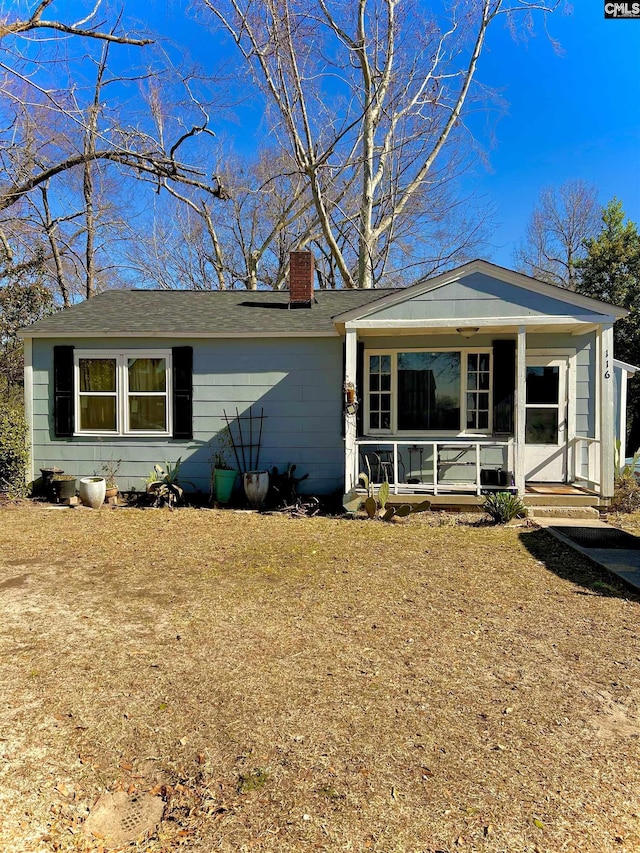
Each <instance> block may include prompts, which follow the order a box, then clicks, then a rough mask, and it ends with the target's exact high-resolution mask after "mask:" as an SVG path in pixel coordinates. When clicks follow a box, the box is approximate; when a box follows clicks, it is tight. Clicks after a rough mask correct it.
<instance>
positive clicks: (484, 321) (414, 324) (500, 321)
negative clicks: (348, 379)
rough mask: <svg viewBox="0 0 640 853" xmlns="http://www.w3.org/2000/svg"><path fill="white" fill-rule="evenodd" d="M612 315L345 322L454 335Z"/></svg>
mask: <svg viewBox="0 0 640 853" xmlns="http://www.w3.org/2000/svg"><path fill="white" fill-rule="evenodd" d="M613 321H614V318H613V317H612V316H607V317H605V316H603V315H601V314H598V315H596V316H592V315H582V316H580V317H572V316H570V315H567V316H557V317H552V316H550V315H548V314H541V315H536V316H529V317H481V318H475V317H457V318H454V319H449V320H428V319H425V320H350V321H348V322H347V323H345V328H347V329H380V330H381V331H393V330H394V329H449V330H451V331H453V332H455V331H456V329H458V328H462V327H464V326H471V325H473V326H477V327H478V328H479V329H482V328H484V327H492V328H495V327H509V326H566V325H570V324H571V325H574V324H585V325H588V326H592V327H593V326H594V325H597V326H599V325H601V324H603V323H613Z"/></svg>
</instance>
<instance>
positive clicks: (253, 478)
mask: <svg viewBox="0 0 640 853" xmlns="http://www.w3.org/2000/svg"><path fill="white" fill-rule="evenodd" d="M242 479H243V484H244V493H245V495H246V496H247V500H248V501H249V506H251V507H253V509H260V507H261V506H262V504H263V503H264V502H265V499H266V497H267V492H268V491H269V472H268V471H247V473H246V474H245V475H244V477H243V478H242Z"/></svg>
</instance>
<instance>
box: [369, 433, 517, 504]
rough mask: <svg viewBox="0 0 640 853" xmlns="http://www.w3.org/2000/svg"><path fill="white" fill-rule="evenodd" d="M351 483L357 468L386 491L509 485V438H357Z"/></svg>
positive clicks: (511, 467) (512, 451)
mask: <svg viewBox="0 0 640 853" xmlns="http://www.w3.org/2000/svg"><path fill="white" fill-rule="evenodd" d="M356 449H357V453H356V454H355V460H356V470H355V471H354V479H355V482H356V483H357V482H358V475H359V473H360V472H361V471H362V472H364V473H365V474H367V475H368V476H370V478H371V480H372V482H373V483H374V484H376V485H379V484H380V483H382V482H384V481H385V480H387V481H388V482H389V486H390V491H391V493H392V494H396V495H397V494H406V493H407V492H409V491H410V492H425V493H429V494H433V495H437V494H442V493H460V492H468V493H471V494H476V495H480V494H482V492H483V491H486V490H491V489H493V490H495V489H499V488H502V489H513V488H514V482H515V480H514V470H515V442H514V439H509V440H507V441H493V440H491V439H479V440H478V439H476V440H474V439H469V440H459V439H456V440H451V441H446V440H443V441H411V440H404V441H385V440H384V439H380V440H376V439H358V440H357V441H356Z"/></svg>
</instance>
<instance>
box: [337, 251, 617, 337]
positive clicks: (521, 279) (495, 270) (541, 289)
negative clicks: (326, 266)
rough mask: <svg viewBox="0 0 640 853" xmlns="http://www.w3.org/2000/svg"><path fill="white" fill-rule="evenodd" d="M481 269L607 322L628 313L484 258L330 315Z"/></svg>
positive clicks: (354, 313)
mask: <svg viewBox="0 0 640 853" xmlns="http://www.w3.org/2000/svg"><path fill="white" fill-rule="evenodd" d="M476 272H477V273H483V274H484V275H488V276H491V277H492V278H495V279H498V281H503V282H505V284H512V285H514V287H521V288H522V289H523V290H529V291H531V292H533V293H537V294H540V295H542V296H548V297H550V298H551V299H557V300H559V301H561V302H565V303H567V304H568V305H575V306H576V307H578V308H587V309H591V310H592V311H593V312H594V314H597V316H598V317H599V318H600V319H599V322H603V323H604V322H611V321H610V320H607V319H606V318H609V317H613V318H614V319H615V320H619V319H621V318H622V317H626V316H627V315H628V313H629V312H628V311H627V309H626V308H618V307H617V306H615V305H609V304H608V303H607V302H601V301H600V300H598V299H592V298H591V297H590V296H583V295H582V294H580V293H575V292H574V291H572V290H567V289H566V288H564V287H558V286H557V285H555V284H548V283H547V282H546V281H539V280H538V279H535V278H531V277H530V276H527V275H523V274H522V273H518V272H514V271H513V270H508V269H505V268H504V267H499V266H496V265H495V264H491V263H489V262H488V261H481V260H476V261H470V262H469V263H468V264H464V265H463V266H461V267H457V268H456V269H454V270H450V271H449V272H446V273H441V274H440V275H437V276H435V278H430V279H427V280H426V281H422V282H419V283H418V284H413V285H411V286H410V287H405V288H399V289H398V292H397V293H392V294H389V295H388V296H383V297H381V298H380V299H377V300H375V301H374V302H369V303H367V305H365V306H364V307H360V308H354V309H352V310H351V311H346V312H345V313H344V314H338V315H336V316H335V317H334V322H336V323H338V322H340V323H346V322H348V321H350V320H355V319H357V318H364V317H367V316H369V315H370V314H375V313H376V312H378V311H380V310H381V309H383V308H389V307H391V306H392V305H397V304H398V303H401V302H405V301H408V300H409V299H412V298H413V297H415V296H421V295H422V294H423V293H429V292H430V291H432V290H436V289H437V288H439V287H444V286H445V285H447V284H451V283H452V282H454V281H460V280H462V279H464V278H466V277H467V276H469V275H472V274H473V273H476Z"/></svg>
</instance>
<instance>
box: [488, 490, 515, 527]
mask: <svg viewBox="0 0 640 853" xmlns="http://www.w3.org/2000/svg"><path fill="white" fill-rule="evenodd" d="M482 508H483V510H484V511H485V512H486V513H487V514H488V515H490V516H491V518H492V519H493V520H494V521H495V523H496V524H506V523H507V521H511V520H512V519H514V518H518V517H520V516H523V515H524V514H525V506H524V504H523V503H522V501H521V500H520V498H519V497H518V495H512V494H511V493H510V492H496V493H495V494H492V495H487V497H486V498H485V501H484V503H483V505H482Z"/></svg>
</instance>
